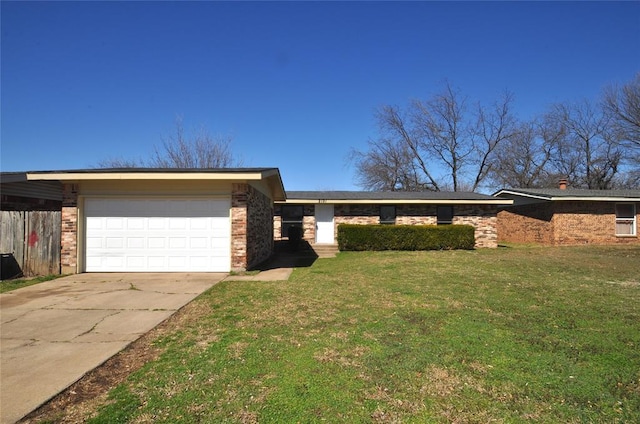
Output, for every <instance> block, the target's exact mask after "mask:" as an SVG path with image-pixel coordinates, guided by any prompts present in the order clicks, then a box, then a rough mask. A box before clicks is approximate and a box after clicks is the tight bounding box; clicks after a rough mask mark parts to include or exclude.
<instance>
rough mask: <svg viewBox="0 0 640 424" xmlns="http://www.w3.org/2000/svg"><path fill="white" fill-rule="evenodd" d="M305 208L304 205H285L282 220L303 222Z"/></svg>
mask: <svg viewBox="0 0 640 424" xmlns="http://www.w3.org/2000/svg"><path fill="white" fill-rule="evenodd" d="M303 210H304V207H303V206H301V205H283V206H282V220H283V221H300V222H302V215H303Z"/></svg>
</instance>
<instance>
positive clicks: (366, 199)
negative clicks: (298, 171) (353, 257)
mask: <svg viewBox="0 0 640 424" xmlns="http://www.w3.org/2000/svg"><path fill="white" fill-rule="evenodd" d="M511 203H512V201H511V200H509V199H501V198H496V197H492V196H488V195H483V194H478V193H461V192H370V191H288V192H287V196H286V200H279V201H276V202H275V215H274V220H273V227H274V234H275V236H276V239H283V238H287V236H288V229H289V228H290V227H291V226H298V227H301V228H302V229H303V238H304V239H305V240H306V241H308V242H309V243H311V244H312V245H314V244H336V243H337V227H338V225H339V224H397V225H427V224H429V225H438V224H468V225H472V226H474V227H475V237H476V247H497V245H498V236H497V229H496V223H497V212H498V206H506V205H510V204H511Z"/></svg>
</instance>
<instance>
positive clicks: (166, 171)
mask: <svg viewBox="0 0 640 424" xmlns="http://www.w3.org/2000/svg"><path fill="white" fill-rule="evenodd" d="M5 180H6V181H20V180H22V181H25V180H26V181H74V182H75V181H95V180H240V181H262V180H264V181H266V183H267V184H268V185H269V188H270V189H271V190H272V193H273V195H274V199H276V200H284V199H285V192H284V186H283V184H282V178H281V177H280V170H278V168H96V169H69V170H57V171H27V172H11V173H6V175H5V173H2V182H5Z"/></svg>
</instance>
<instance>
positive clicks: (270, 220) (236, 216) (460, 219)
mask: <svg viewBox="0 0 640 424" xmlns="http://www.w3.org/2000/svg"><path fill="white" fill-rule="evenodd" d="M0 175H1V176H2V180H1V181H0V183H1V184H0V191H1V192H2V196H3V197H2V199H3V204H2V209H3V210H6V211H9V210H11V211H15V210H30V208H33V207H38V205H39V207H41V208H44V207H47V208H53V210H54V212H55V213H57V214H58V215H57V216H58V218H57V219H56V221H55V227H56V228H57V230H56V232H57V234H58V238H57V240H59V241H58V242H55V243H53V244H51V243H49V244H50V245H51V246H49V245H47V246H48V247H47V249H45V250H46V251H52V250H56V252H57V253H59V256H56V257H54V256H51V257H52V258H54V259H55V260H56V264H58V265H59V266H58V268H59V272H62V273H65V274H67V273H81V272H229V271H242V270H246V269H250V268H252V267H255V266H257V265H258V264H260V263H261V262H263V261H265V260H266V259H268V258H269V257H270V256H271V255H272V254H273V252H274V249H275V242H276V241H278V240H281V239H283V238H287V237H288V234H287V231H288V228H290V227H291V225H300V226H301V227H303V228H304V238H305V239H306V240H308V241H310V242H311V243H312V244H325V245H335V244H336V236H337V226H338V225H339V224H341V223H355V224H378V223H382V224H408V225H417V224H470V225H472V226H474V227H475V229H476V231H475V236H476V246H477V247H496V246H497V229H496V225H497V211H498V207H499V206H506V205H509V204H511V203H512V200H510V199H503V198H497V197H491V196H487V195H482V194H476V193H444V192H422V193H408V192H361V191H360V192H359V191H346V192H345V191H292V192H288V193H287V192H285V190H284V187H283V183H282V179H281V177H280V171H279V170H278V169H277V168H231V169H151V168H117V169H84V170H83V169H81V170H62V171H33V172H23V173H1V174H0ZM4 214H5V212H3V215H2V216H4ZM11 222H12V221H11V220H10V219H7V220H4V219H3V222H2V223H0V224H1V225H2V226H5V225H12V224H11ZM46 226H48V227H53V224H46V225H45V227H46ZM3 228H4V227H3ZM38 228H44V227H42V226H41V227H37V228H35V227H34V229H33V231H31V232H33V233H34V234H31V233H30V234H28V239H29V242H30V243H31V242H33V243H34V247H38V243H42V241H43V240H44V237H43V234H44V231H43V230H42V231H41V230H40V229H38ZM18 232H19V231H18ZM40 233H42V234H40ZM49 239H50V240H53V238H51V237H48V238H47V240H49ZM21 243H22V242H21V241H18V244H21ZM13 245H15V243H14V244H13ZM57 246H59V250H58V247H57ZM1 253H13V252H1ZM56 266H57V265H56Z"/></svg>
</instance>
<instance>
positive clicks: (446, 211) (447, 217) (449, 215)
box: [436, 206, 453, 225]
mask: <svg viewBox="0 0 640 424" xmlns="http://www.w3.org/2000/svg"><path fill="white" fill-rule="evenodd" d="M436 213H437V215H438V225H446V224H451V223H452V222H453V206H438V210H437V212H436Z"/></svg>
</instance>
